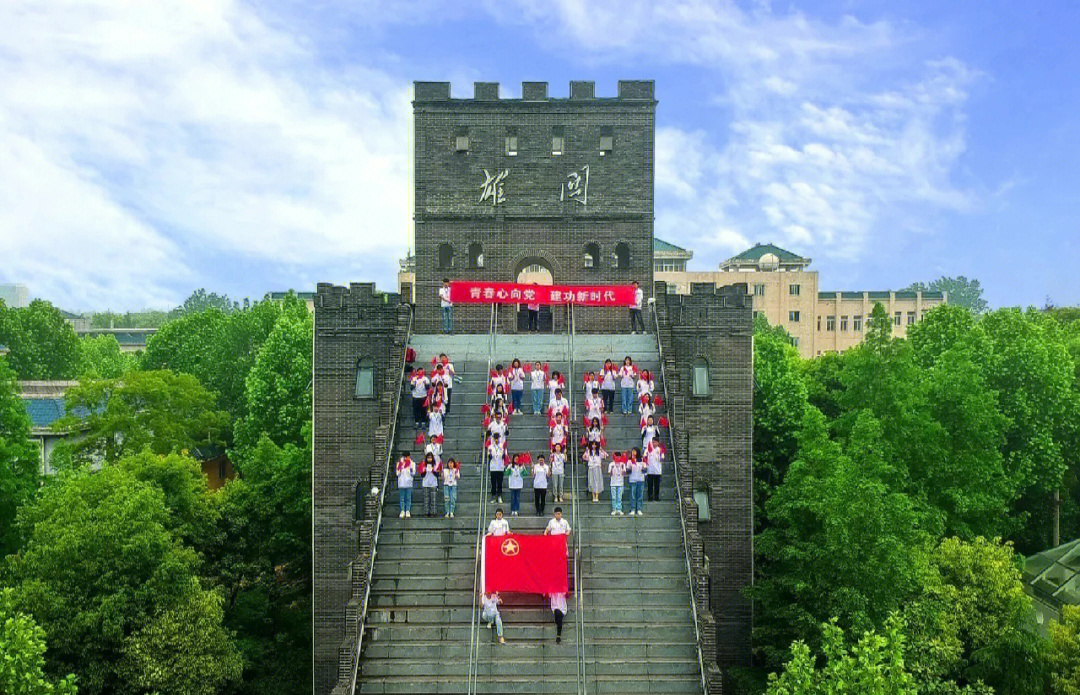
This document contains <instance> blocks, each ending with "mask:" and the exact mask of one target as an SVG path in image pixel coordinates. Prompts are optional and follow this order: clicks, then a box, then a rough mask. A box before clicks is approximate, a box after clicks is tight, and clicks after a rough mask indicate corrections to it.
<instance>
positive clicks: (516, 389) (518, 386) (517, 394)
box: [506, 357, 525, 414]
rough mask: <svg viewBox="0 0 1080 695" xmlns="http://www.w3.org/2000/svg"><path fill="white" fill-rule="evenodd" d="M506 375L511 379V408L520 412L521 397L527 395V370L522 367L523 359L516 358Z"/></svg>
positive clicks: (515, 411)
mask: <svg viewBox="0 0 1080 695" xmlns="http://www.w3.org/2000/svg"><path fill="white" fill-rule="evenodd" d="M506 377H507V379H509V380H510V409H511V410H512V411H513V412H514V413H516V414H520V413H521V397H522V396H523V395H525V370H524V369H522V367H521V360H519V359H518V358H516V357H515V358H514V361H513V362H511V363H510V369H509V371H508V372H507V373H506Z"/></svg>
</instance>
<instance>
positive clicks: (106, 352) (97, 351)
mask: <svg viewBox="0 0 1080 695" xmlns="http://www.w3.org/2000/svg"><path fill="white" fill-rule="evenodd" d="M135 365H136V361H135V357H134V356H133V355H131V354H130V353H127V352H123V351H121V350H120V343H119V342H117V340H116V336H114V335H110V334H105V335H98V336H93V337H90V336H87V337H85V338H81V339H80V340H79V376H80V377H84V378H91V379H116V378H117V377H120V376H123V375H124V374H126V373H127V372H129V371H131V370H132V369H134V368H135Z"/></svg>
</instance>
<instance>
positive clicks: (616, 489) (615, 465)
mask: <svg viewBox="0 0 1080 695" xmlns="http://www.w3.org/2000/svg"><path fill="white" fill-rule="evenodd" d="M608 474H609V475H610V476H611V516H616V515H618V516H622V514H623V510H622V495H623V476H625V475H626V464H625V463H623V462H622V461H614V460H613V461H612V462H611V463H609V464H608Z"/></svg>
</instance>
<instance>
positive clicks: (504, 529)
mask: <svg viewBox="0 0 1080 695" xmlns="http://www.w3.org/2000/svg"><path fill="white" fill-rule="evenodd" d="M508 533H510V523H509V522H508V521H507V520H506V519H504V518H503V511H502V510H501V509H496V510H495V518H494V519H492V520H491V521H490V522H489V523H488V527H487V533H486V534H485V535H487V536H505V535H506V534H508Z"/></svg>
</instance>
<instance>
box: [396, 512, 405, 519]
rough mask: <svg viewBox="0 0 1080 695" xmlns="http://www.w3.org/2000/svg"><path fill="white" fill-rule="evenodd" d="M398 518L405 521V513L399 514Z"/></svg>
mask: <svg viewBox="0 0 1080 695" xmlns="http://www.w3.org/2000/svg"><path fill="white" fill-rule="evenodd" d="M397 516H398V518H399V519H404V518H405V512H402V513H400V514H398V515H397Z"/></svg>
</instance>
